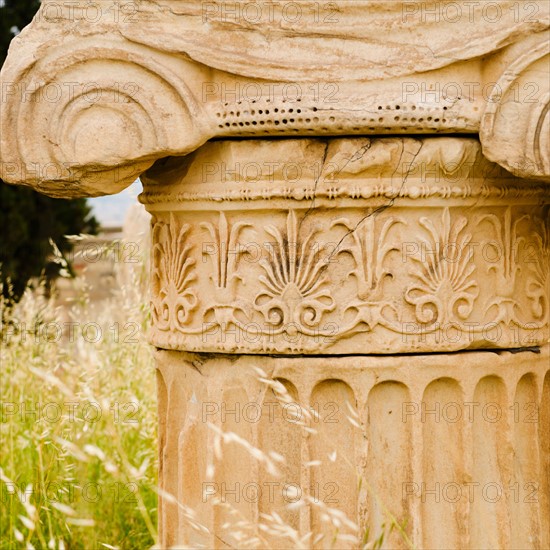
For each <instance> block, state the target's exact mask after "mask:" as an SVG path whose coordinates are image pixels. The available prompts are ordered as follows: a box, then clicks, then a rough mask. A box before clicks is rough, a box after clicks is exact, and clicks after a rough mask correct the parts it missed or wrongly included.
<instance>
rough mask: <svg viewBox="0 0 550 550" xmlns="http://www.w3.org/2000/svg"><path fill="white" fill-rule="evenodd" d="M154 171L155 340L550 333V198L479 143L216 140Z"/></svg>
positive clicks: (220, 344) (399, 346) (468, 345)
mask: <svg viewBox="0 0 550 550" xmlns="http://www.w3.org/2000/svg"><path fill="white" fill-rule="evenodd" d="M268 155H269V156H268ZM213 159H215V162H216V163H217V164H216V167H217V169H216V171H214V170H213V168H212V162H213ZM258 159H260V161H259V160H258ZM262 159H264V160H265V162H266V166H268V168H266V169H265V170H266V171H265V172H262V171H261V168H262V166H261V161H262ZM252 165H254V167H255V171H254V177H251V174H252V171H251V170H250V166H252ZM258 168H259V169H260V171H258ZM144 182H145V190H144V193H143V194H142V196H141V200H142V201H143V202H144V203H145V204H146V206H147V208H148V209H149V211H150V212H151V213H152V214H153V215H154V223H153V266H154V267H153V289H152V291H153V292H152V295H153V318H154V326H153V329H152V341H153V343H154V344H155V345H157V346H158V347H162V348H169V349H186V350H190V351H218V352H239V353H266V352H269V353H315V352H319V353H334V354H339V353H399V352H402V353H407V352H419V351H451V350H458V349H482V348H501V349H502V348H525V347H529V348H532V347H537V346H539V345H542V344H544V343H545V342H546V341H547V340H548V322H549V288H548V282H549V281H548V273H549V270H550V264H549V256H550V252H549V243H550V237H549V235H550V228H549V206H548V202H549V200H548V194H547V193H546V190H545V188H544V187H543V186H540V185H539V184H537V183H535V182H526V181H522V180H520V179H518V178H516V177H515V176H512V175H511V174H509V173H508V172H506V171H504V170H503V169H501V168H499V167H497V166H496V165H493V164H491V163H490V162H488V161H487V160H486V159H484V157H483V156H482V155H481V152H480V145H479V143H478V142H477V141H476V140H474V139H465V138H461V139H454V138H437V139H425V140H417V139H411V138H405V139H400V138H380V139H376V140H369V139H356V140H349V139H346V140H338V139H333V140H287V141H280V142H262V143H259V142H255V143H252V142H229V141H228V142H216V143H211V144H207V145H205V146H204V147H203V148H201V149H200V150H199V151H198V152H197V153H196V154H195V155H193V156H192V157H188V158H186V159H182V160H173V161H169V162H168V163H164V164H163V165H162V166H157V167H156V168H154V169H152V170H151V171H150V172H149V173H148V174H147V176H146V177H145V178H144Z"/></svg>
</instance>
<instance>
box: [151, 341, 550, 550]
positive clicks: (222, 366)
mask: <svg viewBox="0 0 550 550" xmlns="http://www.w3.org/2000/svg"><path fill="white" fill-rule="evenodd" d="M548 353H549V350H548V346H545V347H544V348H543V350H542V352H541V353H540V354H537V353H532V352H528V351H525V352H522V353H516V354H511V353H510V352H499V353H488V352H471V353H459V354H440V355H434V354H432V355H417V356H413V357H408V356H400V357H399V356H398V357H364V356H363V357H359V356H348V357H324V358H319V357H317V358H316V357H302V358H281V357H279V358H273V357H262V358H258V357H252V356H241V357H238V358H237V357H235V356H223V355H218V356H206V355H201V354H196V355H194V354H186V353H181V352H169V351H159V352H158V353H157V361H158V366H159V377H158V380H159V399H160V403H161V406H160V409H159V414H160V432H159V441H160V446H161V468H160V483H161V487H162V488H163V489H164V490H165V491H167V492H168V493H171V494H174V495H175V496H177V497H178V500H179V502H181V503H184V504H185V505H186V506H188V507H189V508H190V509H192V510H194V511H195V514H196V515H195V516H194V517H193V518H190V517H189V516H188V511H187V510H186V509H183V508H181V507H179V506H178V505H176V504H174V503H172V502H171V501H170V500H169V499H162V500H161V508H160V517H161V524H160V530H161V533H162V544H163V547H170V546H172V545H176V544H186V545H189V546H191V547H193V548H197V547H201V546H204V547H206V548H229V547H239V548H242V547H247V546H248V547H253V548H292V547H295V543H294V542H293V540H292V539H290V538H288V537H286V538H285V537H284V536H283V535H282V532H283V530H282V529H281V530H279V532H277V529H276V526H277V524H276V521H275V520H274V519H272V520H270V519H269V518H268V517H266V515H268V514H273V513H277V514H279V516H280V518H281V519H282V521H283V522H284V523H285V524H287V525H289V526H290V527H291V528H293V529H294V530H296V531H297V534H298V536H304V535H305V534H306V533H308V532H313V536H312V537H311V539H309V543H306V544H304V546H305V547H315V548H360V547H361V546H360V545H359V541H361V540H363V541H364V542H365V539H364V536H365V532H366V529H367V528H368V529H369V531H368V533H369V535H368V537H366V539H367V540H368V541H369V542H371V543H372V542H373V541H374V540H376V539H378V537H379V536H380V535H381V534H382V533H385V536H384V539H383V545H382V548H391V549H396V548H411V547H413V548H438V549H439V548H441V549H458V548H470V549H472V550H473V549H478V548H532V549H536V548H547V547H548V544H549V543H550V517H549V514H548V505H549V503H550V483H549V478H548V468H549V466H550V370H549V365H550V357H549V354H548ZM258 367H260V369H261V371H263V374H262V373H261V372H258V370H257V368H258ZM275 382H278V384H276V383H275ZM220 433H224V434H226V437H225V438H223V437H222V436H221V435H220ZM230 433H232V434H235V435H234V436H233V437H231V436H230V435H228V434H230ZM238 438H242V440H245V441H247V442H249V444H250V445H251V446H253V447H255V448H257V449H259V450H261V451H262V452H263V453H264V454H265V455H267V456H268V457H271V456H273V455H272V454H270V453H273V452H276V453H278V454H279V455H281V456H282V457H283V458H284V463H280V462H276V461H274V462H275V464H276V466H277V468H278V470H279V473H278V475H275V474H273V473H270V472H269V471H268V470H267V468H266V461H265V460H263V461H262V460H259V459H254V458H253V456H252V454H251V453H250V451H249V450H247V448H246V447H245V446H243V445H242V444H239V442H238ZM300 497H301V499H302V500H303V501H304V506H302V507H298V508H294V509H292V508H290V509H289V508H288V507H287V506H288V505H289V504H291V503H292V502H296V501H297V500H298V499H299V498H300ZM325 507H329V508H334V509H336V510H337V511H339V513H340V514H345V516H346V517H347V518H348V519H349V520H350V521H351V522H353V523H352V524H351V525H350V524H348V523H346V522H345V521H343V519H342V516H337V517H338V518H339V519H340V522H341V523H340V528H339V529H338V527H337V523H336V521H335V524H331V521H330V520H329V519H328V518H329V517H330V514H328V515H327V517H324V514H325V513H326V508H325ZM262 514H264V515H262ZM392 518H395V520H396V521H397V522H398V523H399V524H401V525H404V529H403V532H399V530H398V529H397V528H394V529H393V531H392V532H391V533H390V529H389V526H390V524H391V521H392ZM197 523H200V524H201V525H203V526H204V527H206V528H207V530H204V529H203V530H202V531H199V530H198V529H197V528H194V527H193V526H194V525H196V524H197ZM237 524H238V525H239V527H237ZM260 525H264V526H266V527H269V529H265V528H260V527H259V526H260ZM239 532H240V533H242V534H243V535H242V536H243V539H247V540H249V541H250V540H252V541H253V540H254V537H256V542H255V543H251V544H247V545H245V544H244V543H243V539H241V540H240V542H239V538H238V537H239V534H238V533H239ZM319 535H323V538H322V540H319V541H317V542H316V543H313V542H312V541H313V539H314V538H315V537H316V536H319ZM331 543H332V545H331Z"/></svg>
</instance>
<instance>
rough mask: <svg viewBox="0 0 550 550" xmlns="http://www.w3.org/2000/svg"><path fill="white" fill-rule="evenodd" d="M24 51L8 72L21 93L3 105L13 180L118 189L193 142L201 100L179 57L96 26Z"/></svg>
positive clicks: (46, 188)
mask: <svg viewBox="0 0 550 550" xmlns="http://www.w3.org/2000/svg"><path fill="white" fill-rule="evenodd" d="M19 59H20V61H19V62H15V64H13V63H12V64H8V67H7V70H5V71H3V74H2V81H3V84H4V92H5V93H6V94H7V95H8V96H9V95H11V96H14V97H12V98H11V100H10V101H6V102H5V105H3V109H2V128H10V129H11V132H10V133H9V134H10V135H11V137H10V136H9V135H6V134H8V133H7V132H6V133H4V132H3V133H4V136H3V138H2V176H3V177H4V178H5V179H7V180H9V181H11V182H13V183H23V184H27V185H32V186H34V187H36V188H37V189H38V190H40V191H42V192H45V193H47V194H49V195H52V196H63V197H68V196H83V195H88V196H97V195H102V194H108V193H116V192H118V191H120V190H121V189H123V188H124V187H126V186H127V185H129V184H130V183H132V182H133V181H134V179H135V178H136V177H137V176H138V175H139V174H140V173H142V172H143V171H144V170H146V169H147V168H149V167H150V166H151V165H152V164H153V162H154V161H155V160H156V159H157V158H159V157H162V156H166V155H169V154H171V153H172V152H173V153H176V152H179V153H181V152H182V151H185V150H186V148H189V147H190V145H191V144H192V146H193V147H194V146H196V142H197V138H196V135H197V132H199V133H200V117H198V116H197V114H198V107H197V102H196V101H195V100H194V99H193V97H192V94H191V93H190V92H189V89H188V87H187V86H186V84H185V82H184V81H183V80H182V78H181V77H180V76H179V74H180V71H179V70H178V60H174V59H171V58H170V57H169V56H167V55H164V54H161V53H160V52H156V51H155V50H153V49H151V48H148V47H145V46H140V45H134V44H132V43H130V42H124V41H121V40H116V39H107V40H105V39H103V38H102V39H101V41H99V40H98V37H97V36H88V37H85V38H83V39H80V40H74V39H73V40H72V41H70V42H63V43H62V44H60V45H57V46H54V47H51V48H50V49H48V50H47V52H46V54H45V55H42V56H40V57H38V59H35V58H34V56H32V57H31V60H29V56H24V55H21V56H19ZM174 61H176V63H175V62H174ZM180 68H181V67H180ZM8 99H10V98H9V97H8ZM197 119H199V122H197ZM13 135H15V136H17V137H16V139H14V138H13ZM29 136H32V139H29ZM199 139H200V138H199Z"/></svg>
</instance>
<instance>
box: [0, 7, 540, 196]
mask: <svg viewBox="0 0 550 550" xmlns="http://www.w3.org/2000/svg"><path fill="white" fill-rule="evenodd" d="M107 4H108V5H107ZM526 4H527V5H528V6H525V5H523V4H522V2H517V1H508V0H499V1H495V2H491V5H492V7H491V9H489V7H488V6H487V5H486V3H484V2H470V1H454V2H447V1H438V2H431V1H427V2H398V1H393V0H392V1H386V2H380V1H372V0H368V1H366V0H353V1H347V0H344V1H338V2H318V1H312V0H302V1H300V2H296V3H288V2H265V3H251V2H245V1H224V2H220V1H212V2H195V1H181V0H149V1H140V2H128V3H121V4H118V3H116V2H113V3H103V2H97V3H93V5H90V3H89V2H87V1H85V0H79V1H72V2H58V1H57V0H45V1H44V2H43V3H42V6H41V8H40V11H39V12H38V14H37V15H36V17H35V19H34V21H33V23H32V24H31V25H29V27H27V28H26V29H24V30H23V32H21V34H20V35H19V36H18V37H16V38H15V39H14V40H13V42H12V45H11V48H10V52H9V55H8V58H7V61H6V63H5V65H4V67H3V68H2V72H1V75H0V79H1V93H2V101H1V106H0V108H1V112H0V124H1V127H2V137H1V141H0V144H1V147H0V167H1V170H0V177H1V178H2V179H4V180H5V181H7V182H10V183H21V184H26V185H31V186H33V187H34V188H36V189H38V190H39V191H41V192H44V193H46V194H49V195H52V196H58V197H76V196H98V195H102V194H109V193H116V192H118V191H120V190H121V189H123V188H124V187H126V186H127V185H129V184H130V183H131V182H132V181H134V179H135V178H136V177H137V176H138V175H139V174H140V173H141V172H143V171H144V170H146V169H147V168H149V167H150V166H151V165H152V164H153V163H154V162H155V161H156V160H158V159H161V158H163V157H167V156H171V155H178V156H181V155H185V154H188V153H190V152H192V151H194V150H195V149H197V148H198V147H199V146H200V145H202V144H203V143H204V142H206V141H207V140H209V139H211V138H216V137H237V136H238V137H257V138H260V137H267V136H295V137H296V136H315V135H326V136H330V135H374V134H456V133H462V134H474V135H479V136H480V139H481V143H482V146H483V151H484V153H485V155H486V156H487V158H489V159H490V160H492V161H494V162H497V163H499V164H501V165H502V166H504V167H505V168H506V169H507V170H509V171H511V172H512V173H514V174H516V175H518V176H521V177H526V178H535V179H542V180H545V181H548V180H549V178H550V159H549V153H548V151H549V142H548V135H550V117H549V113H548V109H549V97H550V95H549V93H550V92H549V82H550V71H549V34H548V28H549V10H550V3H549V2H547V0H537V1H531V2H528V3H526ZM528 8H529V9H528ZM386 38H387V39H386Z"/></svg>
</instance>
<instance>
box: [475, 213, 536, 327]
mask: <svg viewBox="0 0 550 550" xmlns="http://www.w3.org/2000/svg"><path fill="white" fill-rule="evenodd" d="M529 218H530V216H527V215H525V216H521V217H520V218H518V219H516V220H515V221H512V209H511V207H508V208H506V210H505V212H504V217H503V219H502V220H501V218H499V217H498V216H496V215H495V214H487V215H485V216H481V217H480V218H479V222H478V223H482V222H483V221H487V222H489V223H490V224H491V225H492V226H493V229H494V232H495V239H496V241H495V242H496V243H497V250H496V258H497V259H496V261H495V262H492V263H491V265H489V267H488V268H487V273H490V272H494V277H495V279H494V283H495V295H496V298H494V299H493V300H492V301H491V302H490V303H489V304H488V305H487V311H490V310H491V309H493V308H496V310H497V314H496V317H495V318H494V319H492V322H494V323H501V322H503V323H506V324H507V325H510V324H511V323H515V324H518V310H519V309H520V305H519V302H518V300H517V298H516V296H517V294H516V292H517V288H516V280H517V276H518V274H519V273H520V272H521V270H522V266H521V264H520V262H519V252H520V246H521V244H522V243H523V242H524V241H525V239H524V238H523V237H519V236H518V233H519V232H518V225H519V224H520V222H522V221H523V220H525V219H529Z"/></svg>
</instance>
